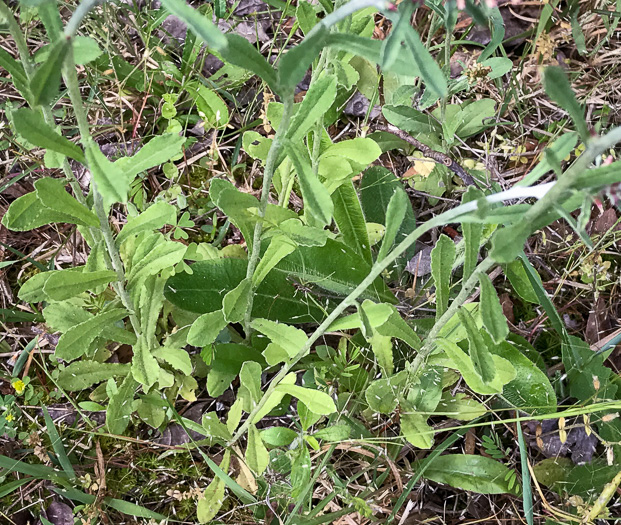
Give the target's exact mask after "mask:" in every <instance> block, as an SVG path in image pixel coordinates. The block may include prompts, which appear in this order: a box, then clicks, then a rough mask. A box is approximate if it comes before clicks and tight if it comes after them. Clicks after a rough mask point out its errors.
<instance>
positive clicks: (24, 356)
mask: <svg viewBox="0 0 621 525" xmlns="http://www.w3.org/2000/svg"><path fill="white" fill-rule="evenodd" d="M37 340H38V339H37V338H36V337H35V338H34V339H33V340H32V341H30V342H29V343H28V344H27V345H26V346H25V347H24V349H23V350H22V351H21V353H20V354H19V357H18V358H17V360H16V361H15V366H14V367H13V376H14V377H17V376H18V375H19V374H21V373H22V370H23V368H24V365H25V364H26V361H27V360H28V356H29V355H30V352H32V349H33V348H34V347H35V345H36V344H37Z"/></svg>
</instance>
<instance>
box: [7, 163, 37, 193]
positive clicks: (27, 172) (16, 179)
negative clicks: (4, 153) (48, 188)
mask: <svg viewBox="0 0 621 525" xmlns="http://www.w3.org/2000/svg"><path fill="white" fill-rule="evenodd" d="M37 168H38V166H36V165H35V166H32V167H30V168H28V169H27V170H24V171H22V172H21V173H20V174H19V175H17V176H16V177H13V178H12V179H9V180H8V181H6V182H5V183H4V184H3V185H2V186H0V193H2V192H3V191H4V190H6V189H7V188H10V187H11V186H13V184H17V183H18V182H19V181H20V180H22V179H24V178H26V177H27V176H28V175H30V174H31V173H32V172H33V171H34V170H36V169H37Z"/></svg>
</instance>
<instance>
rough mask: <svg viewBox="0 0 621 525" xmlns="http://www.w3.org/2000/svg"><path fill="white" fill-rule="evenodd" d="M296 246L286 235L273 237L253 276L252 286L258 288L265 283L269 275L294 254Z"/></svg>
mask: <svg viewBox="0 0 621 525" xmlns="http://www.w3.org/2000/svg"><path fill="white" fill-rule="evenodd" d="M295 248H296V244H295V243H294V242H293V241H292V240H291V239H289V238H288V237H286V236H285V235H275V236H274V237H272V240H271V241H270V244H269V246H268V247H267V249H266V250H265V253H264V254H263V256H262V257H261V260H260V261H259V264H258V265H257V267H256V269H255V271H254V274H252V284H253V285H254V286H255V287H256V286H259V284H261V282H263V279H265V277H266V276H267V274H268V273H269V272H270V271H271V270H272V269H273V268H274V267H275V266H276V265H277V264H278V263H279V262H280V261H281V260H282V259H283V258H285V257H286V256H287V255H289V254H290V253H293V251H294V250H295Z"/></svg>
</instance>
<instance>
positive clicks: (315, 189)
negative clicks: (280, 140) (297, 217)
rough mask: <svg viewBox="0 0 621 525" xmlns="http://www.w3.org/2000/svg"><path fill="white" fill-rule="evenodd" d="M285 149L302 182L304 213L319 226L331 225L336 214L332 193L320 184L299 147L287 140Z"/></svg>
mask: <svg viewBox="0 0 621 525" xmlns="http://www.w3.org/2000/svg"><path fill="white" fill-rule="evenodd" d="M285 149H286V151H287V154H288V155H289V158H290V159H291V161H292V162H293V165H294V167H295V171H296V173H297V176H298V181H299V182H300V189H301V190H302V198H303V199H304V212H305V213H308V214H309V215H310V216H311V217H313V218H314V219H315V220H316V221H317V223H318V226H326V225H329V224H330V222H331V221H332V214H333V212H334V205H333V204H332V199H331V198H330V192H329V191H328V189H327V188H326V187H325V186H324V185H323V184H321V182H319V178H318V177H317V176H316V175H315V174H314V173H313V170H312V167H311V165H310V163H309V162H308V160H307V159H306V158H305V156H304V155H303V154H302V152H300V151H298V146H296V145H295V144H294V143H293V142H292V141H289V140H286V141H285Z"/></svg>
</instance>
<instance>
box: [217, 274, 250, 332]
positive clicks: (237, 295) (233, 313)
mask: <svg viewBox="0 0 621 525" xmlns="http://www.w3.org/2000/svg"><path fill="white" fill-rule="evenodd" d="M251 293H252V279H248V278H246V279H244V280H243V281H242V282H241V283H239V284H238V285H237V286H236V287H235V288H233V289H232V290H231V291H229V292H227V293H226V295H225V296H224V299H222V312H223V313H224V320H225V321H226V322H227V323H239V322H240V321H241V320H242V319H243V318H244V314H245V313H246V310H247V309H248V303H249V302H250V294H251Z"/></svg>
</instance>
